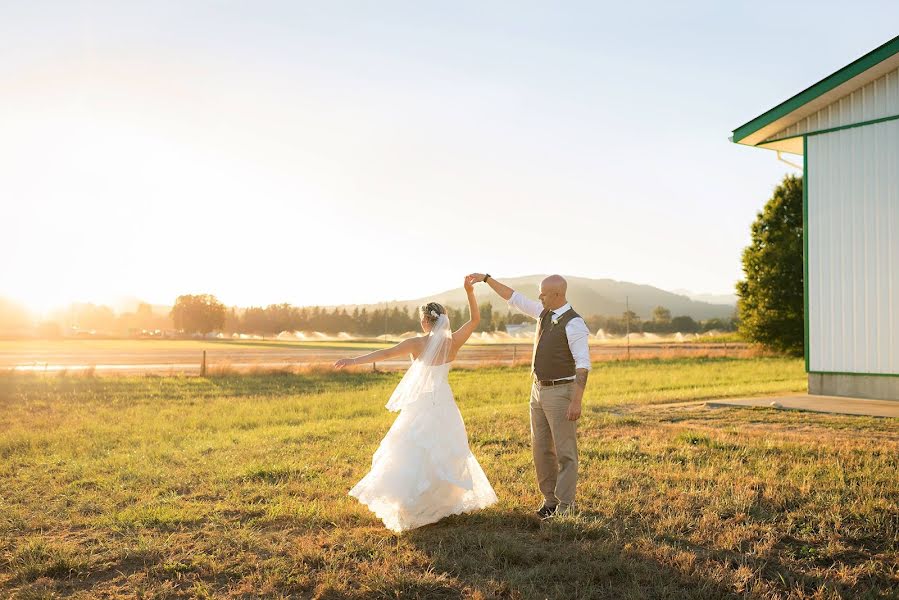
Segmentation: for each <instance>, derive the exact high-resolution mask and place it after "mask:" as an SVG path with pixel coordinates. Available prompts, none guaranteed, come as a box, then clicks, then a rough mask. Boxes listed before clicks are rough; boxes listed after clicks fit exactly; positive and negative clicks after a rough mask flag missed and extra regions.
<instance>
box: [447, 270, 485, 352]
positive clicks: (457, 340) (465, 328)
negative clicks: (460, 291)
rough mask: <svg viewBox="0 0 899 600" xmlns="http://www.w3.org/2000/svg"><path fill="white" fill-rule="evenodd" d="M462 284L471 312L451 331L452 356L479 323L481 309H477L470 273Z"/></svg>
mask: <svg viewBox="0 0 899 600" xmlns="http://www.w3.org/2000/svg"><path fill="white" fill-rule="evenodd" d="M464 285H465V293H466V294H468V312H469V313H470V314H471V318H470V319H468V322H467V323H465V324H464V325H462V327H460V328H459V329H457V330H456V331H454V332H453V352H452V354H453V357H454V358H455V356H456V352H457V351H458V350H459V348H461V347H462V344H464V343H465V342H467V341H468V338H470V337H471V334H472V333H473V332H474V330H475V329H477V328H478V325H480V324H481V311H480V310H478V300H477V298H475V296H474V279H472V277H471V275H469V276H468V277H466V278H465V284H464Z"/></svg>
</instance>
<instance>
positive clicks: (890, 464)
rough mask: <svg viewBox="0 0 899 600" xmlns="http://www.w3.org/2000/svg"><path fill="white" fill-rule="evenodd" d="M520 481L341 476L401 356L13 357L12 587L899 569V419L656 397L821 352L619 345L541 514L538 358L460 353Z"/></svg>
mask: <svg viewBox="0 0 899 600" xmlns="http://www.w3.org/2000/svg"><path fill="white" fill-rule="evenodd" d="M451 378H452V381H451V383H452V385H453V389H454V391H455V394H456V397H457V400H458V402H459V405H460V409H461V411H462V414H463V416H464V418H465V421H466V425H467V428H468V432H469V436H470V440H471V445H472V450H473V451H474V453H475V455H476V456H477V457H478V459H479V460H480V462H481V464H482V466H483V467H484V470H485V471H486V473H487V475H488V477H490V479H491V482H492V483H493V485H494V487H495V489H496V491H497V494H498V495H499V497H500V502H499V503H498V504H497V505H496V506H494V507H491V508H490V509H487V510H485V511H481V512H478V513H474V514H470V515H461V516H456V517H451V518H448V519H444V520H443V521H441V522H440V523H438V524H436V525H431V526H427V527H424V528H421V529H418V530H415V531H412V532H408V533H406V534H403V535H399V536H397V535H395V534H393V533H391V532H389V531H387V530H385V529H384V528H383V527H382V526H381V524H380V522H379V521H377V519H375V518H374V517H373V516H372V515H371V514H370V513H369V512H368V511H367V509H365V508H364V507H362V506H360V505H359V504H358V503H357V502H356V501H355V500H353V499H352V498H349V497H348V496H347V491H348V490H349V488H350V487H352V485H353V484H354V483H355V482H356V481H357V480H358V479H359V478H360V477H361V476H362V475H363V474H364V473H365V472H366V470H367V469H368V467H369V465H370V460H371V454H372V452H373V451H374V449H375V448H376V447H377V445H378V443H379V441H380V439H381V437H382V436H383V435H384V433H385V432H386V430H387V428H388V427H389V426H390V423H391V422H392V420H393V419H394V418H395V414H393V413H388V412H387V411H386V410H384V408H383V405H384V403H385V402H386V400H387V397H388V395H389V392H390V390H391V389H392V387H393V386H394V385H395V384H396V382H397V381H398V379H399V374H395V373H330V372H310V373H306V374H301V375H287V374H282V375H258V374H257V375H247V376H224V377H213V378H206V379H204V378H198V377H121V378H119V377H109V378H95V377H72V376H68V377H52V376H38V375H22V374H11V375H0V597H13V598H16V597H18V598H53V597H76V598H79V597H80V598H94V597H106V598H134V597H140V598H197V597H200V598H202V597H233V598H260V597H264V598H282V597H283V598H288V597H297V598H307V597H312V598H406V597H412V598H415V597H419V598H566V599H567V598H594V597H596V598H602V597H606V598H644V597H659V598H662V597H664V598H723V597H763V598H786V597H790V598H831V597H870V598H877V597H889V595H890V593H891V590H893V589H896V586H899V570H897V558H899V542H897V539H899V521H897V517H896V515H897V514H899V506H897V498H899V465H897V462H899V459H897V456H899V424H897V422H896V420H888V419H880V420H878V419H871V418H862V417H842V416H832V415H821V414H807V413H797V412H793V411H789V412H787V411H774V410H768V409H733V410H718V409H715V410H713V409H708V408H705V407H702V406H701V405H700V406H688V407H659V406H654V405H657V404H660V403H668V402H677V401H681V400H691V399H702V398H709V397H718V396H727V395H739V396H742V395H752V394H762V393H774V392H789V391H797V390H802V389H804V386H805V379H804V373H803V367H802V362H801V360H792V359H773V358H765V359H751V360H735V359H715V360H712V359H706V360H696V359H693V360H670V361H661V360H660V361H635V362H631V363H616V362H611V363H599V364H597V365H595V370H594V372H593V374H592V375H591V378H590V383H589V389H588V395H587V398H586V401H585V403H586V409H585V414H584V417H583V420H582V422H581V424H580V433H579V437H580V451H581V481H580V485H579V491H578V494H579V502H580V507H581V512H580V514H578V515H576V516H573V517H565V518H561V519H558V520H556V521H551V522H546V523H540V522H539V521H537V520H536V519H533V518H532V517H531V516H530V514H529V513H530V511H531V510H533V509H534V508H535V507H536V506H537V504H538V497H537V494H536V493H535V492H536V486H535V484H534V481H533V468H532V462H531V457H530V448H529V441H528V417H527V414H528V411H527V391H528V383H527V372H526V370H524V369H483V370H472V371H467V370H457V371H453V372H452V373H451Z"/></svg>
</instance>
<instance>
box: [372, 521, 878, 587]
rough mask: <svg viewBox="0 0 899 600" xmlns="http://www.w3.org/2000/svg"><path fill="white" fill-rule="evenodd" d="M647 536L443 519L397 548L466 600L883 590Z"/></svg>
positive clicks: (779, 561) (765, 557)
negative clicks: (429, 564) (454, 583)
mask: <svg viewBox="0 0 899 600" xmlns="http://www.w3.org/2000/svg"><path fill="white" fill-rule="evenodd" d="M653 527H654V525H653V524H650V523H641V522H640V520H639V519H638V520H637V521H632V520H628V522H627V523H624V522H621V521H613V522H610V521H608V519H607V517H604V516H602V515H600V514H594V513H589V512H585V513H580V514H579V515H577V516H576V517H562V518H557V519H549V520H546V521H540V520H539V519H537V518H536V517H535V516H531V515H530V514H527V513H522V512H520V511H512V510H506V511H495V510H487V511H483V512H479V513H472V514H468V515H459V516H454V517H450V518H447V519H444V520H443V521H440V522H439V523H437V524H435V525H431V526H427V527H423V528H421V529H418V530H414V531H411V532H409V533H408V534H406V536H405V538H404V539H406V540H408V541H409V542H410V543H412V544H413V545H414V546H415V547H416V548H418V549H419V550H421V551H422V552H424V553H425V554H427V556H429V557H430V558H431V560H432V561H433V566H434V569H435V570H437V571H440V572H445V573H447V574H449V575H451V576H452V577H454V578H456V579H457V580H458V581H460V582H463V583H464V584H465V585H466V586H468V587H469V588H471V589H469V590H468V592H467V593H466V594H465V595H466V597H467V596H468V595H469V594H468V593H469V592H470V591H472V589H473V590H478V591H479V592H480V593H481V594H482V596H483V597H486V598H522V599H529V598H566V599H569V598H570V599H575V598H686V599H689V598H697V599H698V598H745V597H747V594H748V596H750V597H752V596H753V592H750V591H749V589H747V588H748V587H749V586H748V585H745V586H743V587H742V589H737V586H735V585H733V584H732V583H730V582H729V581H728V578H729V576H730V575H734V574H735V571H737V570H738V569H742V570H743V571H744V572H752V573H753V574H754V579H755V581H756V582H757V583H761V584H762V587H767V588H769V591H771V590H776V592H774V593H775V594H784V595H787V594H790V593H793V594H798V596H797V597H818V595H820V594H821V593H822V590H825V589H826V590H827V592H828V593H829V594H831V595H834V596H837V597H871V598H879V597H884V596H883V594H889V593H890V590H891V584H890V581H889V580H888V578H884V579H883V580H879V581H868V582H860V585H859V586H857V587H853V588H848V587H847V586H845V585H842V584H840V583H838V582H835V581H832V580H828V579H825V578H824V577H821V576H818V575H814V574H810V573H804V572H798V571H797V570H796V568H795V565H796V563H795V562H793V563H792V564H788V563H789V562H791V559H792V558H793V557H792V555H790V554H789V553H784V552H782V551H781V549H779V548H775V549H774V550H773V551H772V552H770V553H767V554H761V555H754V554H750V553H740V552H735V551H731V550H721V549H715V548H709V547H704V546H701V545H697V544H694V543H691V542H689V541H687V540H685V539H682V538H677V537H669V536H658V535H653V534H651V533H649V532H651V531H652V529H653ZM647 545H650V546H651V547H647ZM653 547H654V548H655V549H654V548H653ZM653 554H655V555H653ZM678 555H680V558H677V557H678ZM659 556H665V557H666V558H665V559H660V558H659ZM686 556H690V559H689V560H686V561H684V558H685V557H686ZM679 565H689V566H679ZM701 571H706V572H714V573H715V576H714V577H713V576H710V575H703V574H700V572H701ZM739 579H740V578H739V577H734V578H733V579H731V581H736V580H739ZM384 591H385V592H386V593H388V594H389V593H390V590H384ZM827 597H830V596H827Z"/></svg>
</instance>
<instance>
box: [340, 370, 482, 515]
mask: <svg viewBox="0 0 899 600" xmlns="http://www.w3.org/2000/svg"><path fill="white" fill-rule="evenodd" d="M350 495H351V496H354V497H355V498H357V499H358V500H359V501H360V502H362V503H363V504H365V505H366V506H368V508H369V509H370V510H371V511H372V512H373V513H375V515H377V516H378V518H380V519H381V521H383V522H384V526H385V527H387V528H388V529H390V530H392V531H396V532H401V531H406V530H409V529H414V528H416V527H421V526H422V525H427V524H429V523H435V522H436V521H439V520H440V519H442V518H443V517H446V516H449V515H455V514H460V513H465V512H471V511H474V510H478V509H482V508H486V507H488V506H490V505H492V504H494V503H495V502H496V501H497V498H496V493H495V492H494V491H493V487H492V486H491V485H490V482H489V481H488V480H487V476H486V475H485V474H484V471H483V469H481V465H480V464H479V463H478V461H477V459H476V458H475V457H474V455H473V454H472V453H471V450H470V449H469V446H468V435H467V434H466V431H465V424H464V423H463V421H462V415H461V414H460V413H459V409H458V407H457V406H456V403H455V400H454V399H453V394H452V391H451V390H450V387H449V384H448V383H447V382H446V381H444V382H442V383H441V384H439V385H437V386H435V389H434V391H429V392H426V393H424V394H422V397H421V398H419V399H418V400H416V401H415V402H412V403H410V404H408V405H407V406H405V407H404V408H403V409H402V411H401V412H400V414H399V416H398V417H397V419H396V421H394V423H393V425H392V426H391V427H390V430H389V431H388V432H387V435H386V436H384V439H383V440H382V441H381V444H380V446H379V447H378V449H377V451H375V454H374V457H373V458H372V466H371V471H369V472H368V474H366V475H365V477H363V478H362V480H361V481H359V483H357V484H356V485H355V486H354V487H353V489H352V490H350Z"/></svg>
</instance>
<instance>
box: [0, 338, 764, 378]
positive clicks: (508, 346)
mask: <svg viewBox="0 0 899 600" xmlns="http://www.w3.org/2000/svg"><path fill="white" fill-rule="evenodd" d="M532 344H533V343H532V341H531V340H527V339H524V340H518V341H511V342H510V341H505V342H502V343H487V342H485V341H483V340H480V341H479V340H474V341H472V342H470V343H468V344H466V345H465V346H464V347H463V348H462V350H461V352H460V354H459V357H458V359H457V363H458V364H459V365H460V366H465V367H476V366H498V365H508V366H514V365H522V364H527V363H529V362H530V358H531V352H532V347H533V346H532ZM389 345H391V343H390V342H383V341H378V340H363V341H357V340H315V341H284V340H275V339H272V340H166V339H162V340H157V339H123V340H116V339H110V340H106V339H61V340H0V371H2V370H11V369H13V370H20V371H47V372H60V371H72V372H77V371H91V372H96V373H155V374H160V375H177V374H180V373H198V372H199V370H200V364H201V362H202V360H203V353H204V352H205V353H206V361H207V366H208V367H209V368H210V369H212V370H215V371H217V372H224V371H228V372H246V371H253V370H272V369H282V370H283V369H294V368H308V367H310V366H325V365H330V364H332V363H333V362H334V361H336V360H337V359H338V358H342V357H346V356H357V355H360V354H365V353H367V352H371V351H372V350H377V349H379V348H385V347H387V346H389ZM590 352H591V355H592V358H593V360H594V361H608V360H625V359H627V358H628V357H630V358H633V359H638V358H686V357H744V358H745V357H749V356H755V355H757V354H758V350H755V349H752V348H749V347H748V346H747V345H746V344H742V343H734V342H727V341H717V342H701V343H700V342H690V343H671V342H660V341H658V340H654V341H651V342H646V343H641V344H637V343H634V344H631V346H630V348H628V346H627V345H626V344H622V343H620V341H619V342H596V343H593V344H591V346H590ZM408 364H409V361H408V359H402V358H401V359H394V360H391V361H388V362H385V363H381V364H379V365H378V367H379V368H381V369H388V370H397V369H404V368H405V367H407V366H408Z"/></svg>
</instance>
